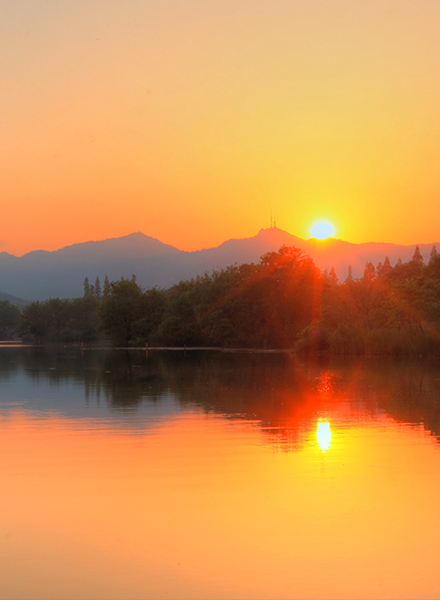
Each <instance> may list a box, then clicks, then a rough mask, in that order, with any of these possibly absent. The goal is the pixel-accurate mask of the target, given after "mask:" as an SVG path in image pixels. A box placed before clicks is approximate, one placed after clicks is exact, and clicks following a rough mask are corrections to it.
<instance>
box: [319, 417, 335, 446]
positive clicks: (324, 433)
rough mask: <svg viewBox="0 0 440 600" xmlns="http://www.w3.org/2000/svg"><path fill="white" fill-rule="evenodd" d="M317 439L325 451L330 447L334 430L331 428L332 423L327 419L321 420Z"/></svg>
mask: <svg viewBox="0 0 440 600" xmlns="http://www.w3.org/2000/svg"><path fill="white" fill-rule="evenodd" d="M316 439H317V440H318V446H319V447H320V448H321V450H322V451H323V452H326V451H327V450H328V449H329V448H330V445H331V444H330V442H331V441H332V432H331V429H330V423H328V422H327V421H319V422H318V427H317V429H316Z"/></svg>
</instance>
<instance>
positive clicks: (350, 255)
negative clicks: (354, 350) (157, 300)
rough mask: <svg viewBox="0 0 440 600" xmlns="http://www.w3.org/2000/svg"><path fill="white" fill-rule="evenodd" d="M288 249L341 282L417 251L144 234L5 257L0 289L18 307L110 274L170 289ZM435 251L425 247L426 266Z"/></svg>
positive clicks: (268, 233)
mask: <svg viewBox="0 0 440 600" xmlns="http://www.w3.org/2000/svg"><path fill="white" fill-rule="evenodd" d="M283 245H286V246H295V247H297V248H300V249H301V250H303V251H304V252H305V253H306V254H308V255H310V256H311V257H312V258H313V260H314V261H315V264H316V265H317V266H318V267H319V268H322V269H329V270H330V269H331V267H334V268H335V271H336V274H337V276H338V277H339V279H340V280H344V279H345V278H346V277H347V274H348V267H349V265H351V266H352V270H353V276H354V277H360V276H362V274H363V271H364V268H365V264H366V263H367V262H372V263H373V264H374V265H377V264H378V263H379V262H383V261H384V259H385V257H386V256H388V257H389V259H390V262H391V264H392V265H394V264H395V263H396V261H397V260H398V259H399V258H401V259H402V261H403V262H406V261H408V260H411V258H412V256H413V254H414V250H415V245H413V246H401V245H397V244H387V243H366V244H352V243H350V242H345V241H343V240H337V239H333V238H329V239H327V240H316V239H314V238H313V239H309V240H303V239H301V238H299V237H296V236H294V235H291V234H290V233H288V232H287V231H283V230H282V229H279V228H277V227H271V228H269V229H261V230H260V231H259V232H258V234H257V235H255V236H254V237H250V238H244V239H232V240H228V241H226V242H224V243H223V244H221V245H220V246H217V247H215V248H207V249H204V250H196V251H193V252H187V251H183V250H179V249H177V248H175V247H174V246H170V245H168V244H164V243H163V242H160V241H159V240H157V239H155V238H152V237H149V236H147V235H145V234H143V233H140V232H138V233H132V234H130V235H127V236H124V237H120V238H112V239H107V240H101V241H93V242H85V243H81V244H74V245H72V246H66V247H65V248H61V249H60V250H54V251H52V252H49V251H45V250H37V251H34V252H29V253H28V254H25V255H24V256H21V257H17V256H13V255H12V254H8V253H7V252H1V253H0V289H2V290H3V292H4V293H5V294H9V296H12V297H15V298H14V303H15V304H18V303H19V301H20V298H26V299H27V300H30V301H32V300H46V299H48V298H56V297H59V298H73V297H78V296H81V295H82V294H83V282H84V279H85V277H88V278H89V280H90V283H91V284H93V283H94V282H95V279H96V277H97V276H98V277H99V278H100V281H101V285H102V283H103V281H104V277H105V275H107V276H108V278H109V280H110V281H112V280H116V279H120V278H121V277H126V278H127V277H128V278H130V277H131V276H132V274H135V275H136V277H137V281H138V283H139V284H140V285H141V286H142V287H143V288H150V287H154V286H159V287H169V286H171V285H173V284H174V283H177V282H178V281H181V280H183V279H191V278H193V277H196V276H197V275H203V274H204V273H205V272H210V271H212V269H221V268H224V267H227V266H229V265H233V264H235V263H237V264H241V263H248V262H258V261H259V259H260V257H261V256H262V255H263V254H265V253H266V252H272V251H277V250H278V249H279V248H280V247H281V246H283ZM432 246H433V244H419V248H420V251H421V253H422V255H423V256H424V258H425V261H427V260H428V259H429V254H430V252H431V249H432ZM0 299H1V294H0Z"/></svg>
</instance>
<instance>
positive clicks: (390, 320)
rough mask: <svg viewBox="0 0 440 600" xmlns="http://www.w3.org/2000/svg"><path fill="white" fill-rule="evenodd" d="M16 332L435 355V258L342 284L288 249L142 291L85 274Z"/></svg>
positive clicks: (28, 311)
mask: <svg viewBox="0 0 440 600" xmlns="http://www.w3.org/2000/svg"><path fill="white" fill-rule="evenodd" d="M17 331H18V333H19V334H20V335H21V336H22V337H23V339H26V340H29V341H37V342H38V341H39V342H42V343H43V342H94V341H99V340H109V341H110V342H111V343H112V344H113V345H114V346H145V344H148V345H149V346H185V345H186V346H188V347H189V346H203V347H207V346H214V347H225V348H228V347H235V348H267V349H270V348H296V349H298V350H300V351H304V352H309V351H312V352H315V351H321V352H334V353H340V354H362V353H372V354H426V353H434V354H438V353H440V256H439V255H438V253H437V250H436V248H435V247H434V248H433V250H432V252H431V256H430V260H429V262H428V264H425V263H424V261H423V257H422V255H421V253H420V251H419V248H418V247H417V248H416V251H415V253H414V256H413V258H412V260H410V261H408V262H407V263H402V261H400V260H399V261H398V262H397V264H396V265H395V266H394V267H392V266H391V264H390V261H389V260H388V258H385V260H384V262H383V264H382V263H379V264H378V265H377V266H374V265H373V264H372V263H367V265H366V267H365V271H364V275H363V277H361V278H359V279H354V278H353V276H352V274H351V269H349V273H348V277H347V278H346V280H345V281H343V282H339V281H338V279H337V277H336V274H335V271H334V269H331V271H330V272H327V271H321V270H319V269H318V268H317V267H316V266H315V264H314V262H313V260H312V259H311V258H310V257H309V256H307V255H305V254H304V253H303V252H302V251H301V250H299V249H297V248H294V247H282V248H281V249H280V250H279V251H278V252H269V253H267V254H265V255H263V256H262V257H261V260H260V262H259V263H257V264H253V263H251V264H242V265H233V266H230V267H228V268H226V269H221V270H215V271H213V272H212V273H206V274H205V275H203V276H200V277H197V278H195V279H192V280H190V281H181V282H180V283H178V284H176V285H173V286H172V287H170V288H169V289H160V288H152V289H148V290H143V289H142V288H141V287H140V286H139V285H138V284H137V282H136V278H135V276H133V277H132V278H131V279H124V278H121V279H120V280H118V281H112V282H109V281H108V278H107V277H106V279H105V281H104V285H103V286H102V289H101V285H100V282H99V279H98V278H97V279H96V280H95V283H94V284H93V285H91V284H90V282H89V280H88V279H87V278H86V280H85V281H84V294H83V297H81V298H75V299H73V300H60V299H58V298H55V299H50V300H47V301H45V302H33V303H31V304H29V305H28V306H26V307H25V308H24V310H23V312H22V314H21V316H20V324H19V327H18V329H17Z"/></svg>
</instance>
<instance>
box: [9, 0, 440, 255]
mask: <svg viewBox="0 0 440 600" xmlns="http://www.w3.org/2000/svg"><path fill="white" fill-rule="evenodd" d="M439 25H440V2H439V1H438V0H417V1H415V0H381V1H376V0H332V1H326V0H290V1H286V0H283V1H282V0H210V1H209V2H206V1H205V0H203V1H202V0H186V1H185V0H182V1H181V2H172V1H170V0H138V1H135V0H125V1H124V2H121V1H120V0H101V1H94V0H88V1H76V0H71V1H63V2H61V1H55V0H50V1H49V0H39V1H38V2H32V1H22V0H3V1H2V3H1V4H0V48H1V50H0V78H1V82H2V85H1V90H2V91H1V94H0V130H1V138H0V139H1V144H0V190H1V197H2V204H1V206H2V224H3V227H2V231H1V233H0V250H6V251H8V252H11V253H14V254H22V253H24V252H27V251H30V250H33V249H37V248H44V249H48V250H52V249H56V248H59V247H62V246H65V245H68V244H72V243H75V242H82V241H86V240H90V239H104V238H108V237H116V236H121V235H126V234H128V233H131V232H133V231H143V232H144V233H146V234H147V235H151V236H154V237H157V238H159V239H160V240H162V241H164V242H167V243H171V244H173V245H175V246H177V247H178V248H181V249H188V250H190V249H197V248H202V247H207V246H214V245H217V244H219V243H221V242H222V241H224V240H225V239H228V238H231V237H248V236H252V235H255V234H256V233H257V231H258V230H259V229H260V228H261V227H267V226H269V218H270V210H271V209H272V211H273V213H274V214H275V216H276V220H277V225H278V226H279V227H281V228H282V229H285V230H287V231H290V232H291V233H293V234H295V235H298V236H300V237H304V238H307V237H309V236H310V233H309V227H310V225H311V223H312V222H313V221H315V220H316V219H319V218H325V219H328V220H329V221H331V222H333V223H334V225H335V237H339V238H342V239H346V240H349V241H353V242H366V241H387V242H396V243H403V244H412V243H423V242H424V243H431V242H439V241H440V227H439V225H440V216H439V211H438V199H439V198H440V169H439V167H438V151H439V140H440V136H439V134H440V111H439V110H438V107H439V106H440V79H439V77H438V73H439V72H440V44H439V42H438V29H439Z"/></svg>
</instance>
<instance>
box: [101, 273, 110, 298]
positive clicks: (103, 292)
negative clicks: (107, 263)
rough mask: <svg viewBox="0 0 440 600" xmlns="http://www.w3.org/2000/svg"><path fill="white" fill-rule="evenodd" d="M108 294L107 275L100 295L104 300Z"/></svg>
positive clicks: (108, 283)
mask: <svg viewBox="0 0 440 600" xmlns="http://www.w3.org/2000/svg"><path fill="white" fill-rule="evenodd" d="M109 292H110V282H109V280H108V275H106V276H105V277H104V289H103V291H102V295H103V297H104V298H107V296H108V295H109Z"/></svg>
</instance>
